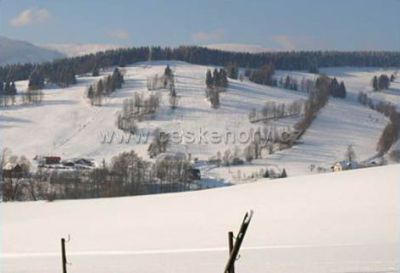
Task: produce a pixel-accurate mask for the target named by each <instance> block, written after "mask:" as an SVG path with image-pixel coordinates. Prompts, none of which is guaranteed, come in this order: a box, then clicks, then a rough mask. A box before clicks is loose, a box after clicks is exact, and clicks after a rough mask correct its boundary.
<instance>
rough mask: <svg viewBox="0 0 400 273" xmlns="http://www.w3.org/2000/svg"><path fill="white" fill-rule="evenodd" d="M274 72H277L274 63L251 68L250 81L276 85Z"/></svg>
mask: <svg viewBox="0 0 400 273" xmlns="http://www.w3.org/2000/svg"><path fill="white" fill-rule="evenodd" d="M274 72H275V68H274V65H272V64H266V65H263V66H262V67H260V68H258V69H255V70H251V71H250V74H249V75H248V77H249V80H250V81H252V82H255V83H258V84H264V85H276V84H274V83H273V78H272V76H273V75H274Z"/></svg>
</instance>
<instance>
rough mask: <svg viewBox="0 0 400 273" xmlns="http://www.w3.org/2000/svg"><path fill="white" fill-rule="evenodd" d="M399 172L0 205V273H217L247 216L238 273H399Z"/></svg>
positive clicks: (379, 170)
mask: <svg viewBox="0 0 400 273" xmlns="http://www.w3.org/2000/svg"><path fill="white" fill-rule="evenodd" d="M399 177H400V167H399V165H391V166H385V167H377V168H369V169H363V170H357V171H347V172H343V173H335V174H324V175H314V176H307V177H295V178H288V179H281V180H279V181H269V180H263V181H261V182H257V183H252V184H246V185H239V186H234V187H228V188H219V189H212V190H205V191H199V192H187V193H177V194H164V195H152V196H139V197H125V198H110V199H95V200H80V201H56V202H42V201H41V202H24V203H2V204H0V212H1V226H0V227H1V236H2V243H1V246H2V250H1V256H0V260H1V261H0V262H1V263H0V264H1V272H42V273H47V272H57V271H58V270H61V268H60V266H61V260H60V253H59V250H60V238H61V237H67V236H68V234H69V235H70V236H71V240H70V242H68V243H67V255H68V260H69V262H70V263H71V264H70V265H69V266H68V270H69V272H82V273H87V272H104V273H106V272H107V273H108V272H157V273H159V272H175V273H180V272H222V271H223V268H224V265H225V262H226V260H227V257H228V253H227V232H228V231H230V230H232V231H235V232H237V229H238V228H239V224H240V222H241V220H242V217H243V214H244V212H245V211H246V210H249V209H253V210H254V211H255V215H254V218H253V221H252V222H251V223H250V227H249V230H248V233H247V235H246V238H245V240H244V244H243V249H242V251H241V258H240V260H238V261H237V263H236V269H237V272H252V273H253V272H284V273H288V272H289V273H290V272H296V273H298V272H378V271H379V272H398V271H399V264H400V258H399V256H398V253H399V251H400V246H399V243H400V234H399V229H400V223H399V220H400V184H399V183H400V180H399Z"/></svg>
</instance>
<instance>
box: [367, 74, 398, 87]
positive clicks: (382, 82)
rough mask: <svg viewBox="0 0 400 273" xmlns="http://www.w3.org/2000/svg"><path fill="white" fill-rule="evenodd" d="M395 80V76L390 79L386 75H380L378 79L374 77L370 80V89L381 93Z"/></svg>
mask: <svg viewBox="0 0 400 273" xmlns="http://www.w3.org/2000/svg"><path fill="white" fill-rule="evenodd" d="M394 80H395V76H394V75H392V76H391V77H390V78H389V76H388V75H386V74H382V75H380V76H379V77H378V76H374V77H373V78H372V82H371V84H372V88H373V89H374V91H382V90H384V89H388V88H389V87H390V82H393V81H394Z"/></svg>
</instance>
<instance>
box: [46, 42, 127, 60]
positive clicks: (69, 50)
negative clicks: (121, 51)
mask: <svg viewBox="0 0 400 273" xmlns="http://www.w3.org/2000/svg"><path fill="white" fill-rule="evenodd" d="M43 47H44V48H48V49H51V50H57V51H58V52H61V53H63V54H64V55H66V56H68V57H76V56H82V55H87V54H94V53H97V52H99V51H106V50H111V49H118V48H122V47H123V46H120V45H110V44H45V45H43Z"/></svg>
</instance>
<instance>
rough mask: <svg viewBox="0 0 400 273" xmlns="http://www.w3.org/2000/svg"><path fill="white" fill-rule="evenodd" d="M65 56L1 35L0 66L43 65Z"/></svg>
mask: <svg viewBox="0 0 400 273" xmlns="http://www.w3.org/2000/svg"><path fill="white" fill-rule="evenodd" d="M62 57H64V54H62V53H60V52H58V51H56V50H50V49H45V48H41V47H38V46H35V45H33V44H31V43H28V42H24V41H18V40H13V39H9V38H7V37H4V36H1V35H0V65H6V64H16V63H41V62H45V61H52V60H54V59H58V58H62Z"/></svg>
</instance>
